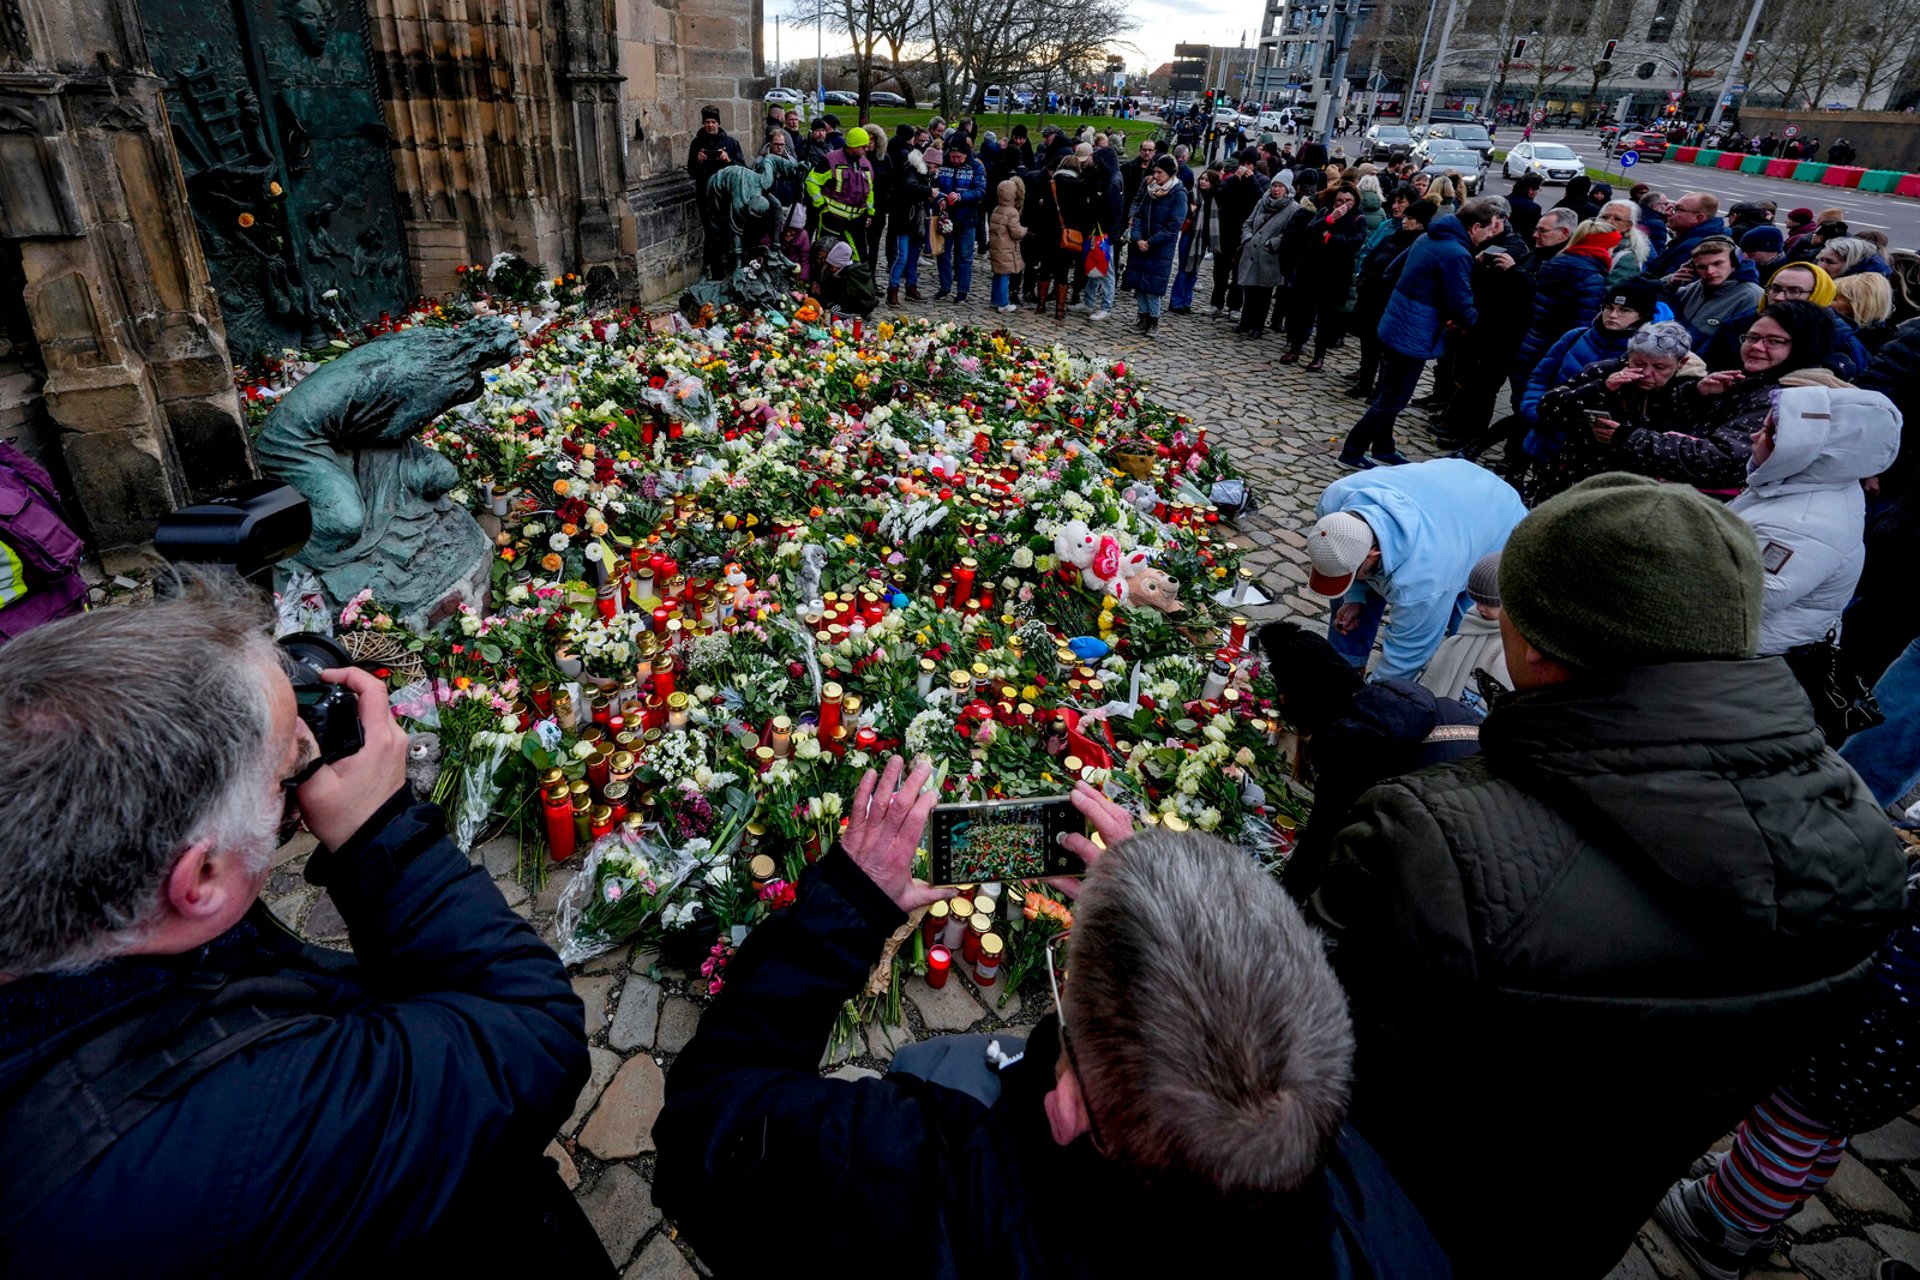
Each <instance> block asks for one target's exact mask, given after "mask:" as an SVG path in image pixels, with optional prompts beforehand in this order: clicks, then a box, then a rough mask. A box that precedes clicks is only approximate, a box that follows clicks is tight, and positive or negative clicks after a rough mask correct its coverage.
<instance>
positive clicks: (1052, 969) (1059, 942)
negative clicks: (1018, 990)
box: [1046, 929, 1108, 1156]
mask: <svg viewBox="0 0 1920 1280" xmlns="http://www.w3.org/2000/svg"><path fill="white" fill-rule="evenodd" d="M1072 937H1073V930H1071V929H1062V930H1061V931H1060V932H1059V933H1056V934H1054V935H1053V936H1052V937H1051V938H1048V939H1047V946H1046V957H1047V989H1048V990H1049V991H1051V992H1052V993H1053V1012H1054V1015H1055V1016H1056V1017H1058V1018H1059V1020H1060V1047H1061V1048H1062V1049H1063V1050H1065V1051H1066V1055H1067V1065H1068V1066H1070V1067H1072V1068H1073V1074H1074V1076H1075V1077H1076V1078H1077V1079H1078V1080H1079V1081H1080V1105H1081V1106H1083V1107H1085V1108H1086V1109H1087V1128H1088V1129H1089V1130H1091V1131H1092V1132H1091V1134H1090V1136H1091V1137H1092V1139H1093V1149H1094V1150H1095V1151H1098V1152H1099V1153H1100V1154H1101V1155H1103V1156H1104V1155H1107V1154H1108V1152H1107V1144H1106V1142H1105V1140H1103V1139H1102V1138H1101V1137H1100V1121H1099V1119H1098V1118H1097V1117H1096V1116H1095V1115H1094V1114H1093V1100H1092V1099H1091V1098H1089V1097H1088V1096H1087V1073H1086V1072H1084V1071H1082V1070H1081V1069H1080V1063H1079V1061H1078V1060H1077V1059H1076V1058H1075V1057H1074V1056H1073V1040H1072V1038H1071V1037H1070V1036H1069V1035H1068V1034H1067V1006H1066V1005H1064V1004H1062V1003H1061V1002H1060V989H1061V988H1062V987H1064V986H1066V985H1067V961H1068V957H1069V954H1070V945H1071V944H1070V943H1069V941H1068V940H1069V939H1070V938H1072Z"/></svg>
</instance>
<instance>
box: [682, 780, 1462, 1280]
mask: <svg viewBox="0 0 1920 1280" xmlns="http://www.w3.org/2000/svg"><path fill="white" fill-rule="evenodd" d="M902 773H903V768H902V765H901V762H900V761H899V760H898V759H894V760H891V761H889V762H888V764H887V768H886V772H885V774H884V776H883V777H881V778H880V779H879V780H878V782H877V785H876V780H875V778H874V776H873V774H872V773H871V772H869V773H868V774H867V776H866V778H865V779H864V780H863V781H862V782H861V784H860V787H859V789H858V791H857V792H856V793H855V795H854V798H853V805H852V815H851V818H850V820H849V823H848V826H847V830H846V834H845V837H844V838H843V840H842V843H841V844H840V845H839V846H837V847H836V848H835V849H834V850H833V851H832V852H831V853H829V854H828V855H827V856H826V857H824V858H822V859H821V860H820V861H819V862H818V863H817V864H815V865H814V866H813V867H811V868H809V869H808V871H807V872H806V874H805V875H804V876H803V877H802V879H801V883H800V894H799V900H798V902H797V903H796V904H795V906H794V907H793V908H792V909H791V910H789V911H786V912H783V913H781V914H780V915H777V916H776V917H774V918H773V919H771V920H769V921H767V922H766V923H765V924H763V925H762V926H761V927H760V928H759V929H757V930H755V932H754V934H753V936H752V937H751V938H749V939H748V940H747V942H746V944H745V946H743V947H742V948H741V950H740V953H739V955H738V956H737V957H735V959H734V961H733V962H732V964H731V965H730V966H729V968H728V971H727V978H728V981H727V986H726V990H725V991H724V992H722V994H721V995H720V997H719V999H718V1000H717V1001H716V1002H715V1003H714V1005H713V1007H712V1008H711V1009H709V1010H708V1012H707V1015H706V1017H705V1018H704V1019H703V1021H702V1023H701V1027H700V1031H699V1033H698V1034H697V1035H696V1036H695V1037H694V1039H693V1042H692V1043H691V1044H690V1045H688V1046H687V1049H686V1051H685V1052H684V1053H682V1054H681V1056H680V1058H679V1060H678V1061H677V1062H676V1063H675V1064H674V1067H673V1071H672V1072H671V1073H670V1074H669V1076H668V1079H667V1103H666V1107H665V1109H664V1110H663V1111H662V1112H661V1115H660V1120H659V1123H658V1124H656V1125H655V1127H654V1140H655V1142H656V1143H657V1145H658V1147H659V1153H660V1162H659V1165H658V1172H657V1176H656V1178H655V1180H654V1186H655V1197H656V1201H657V1203H659V1205H660V1206H661V1207H662V1208H663V1209H665V1210H667V1212H669V1213H670V1214H672V1216H673V1217H674V1219H675V1221H676V1222H678V1223H679V1224H680V1226H681V1227H682V1228H683V1229H684V1230H685V1231H686V1233H687V1235H688V1236H689V1238H690V1239H691V1240H692V1241H693V1242H694V1244H695V1245H696V1246H697V1247H698V1248H699V1249H700V1250H701V1253H702V1255H703V1257H705V1259H706V1260H707V1261H708V1262H709V1263H710V1264H711V1265H712V1266H713V1267H714V1269H715V1270H716V1271H717V1272H720V1273H722V1274H742V1275H744V1274H749V1273H750V1271H751V1270H753V1269H755V1268H758V1267H761V1266H768V1265H772V1264H773V1263H775V1262H776V1261H777V1260H779V1259H787V1258H792V1257H795V1256H820V1257H842V1256H847V1251H849V1250H853V1249H856V1248H858V1249H861V1250H869V1251H876V1252H877V1254H878V1256H884V1257H886V1258H888V1259H889V1260H890V1262H891V1263H892V1265H894V1266H895V1267H897V1268H898V1269H899V1270H901V1271H902V1272H903V1273H906V1274H913V1275H989V1274H1005V1275H1074V1276H1079V1275H1085V1276H1092V1275H1099V1274H1110V1275H1139V1274H1147V1273H1149V1272H1150V1271H1153V1270H1157V1269H1159V1268H1160V1267H1161V1266H1170V1265H1175V1264H1178V1265H1179V1266H1180V1267H1181V1268H1182V1269H1183V1272H1184V1271H1189V1270H1192V1269H1194V1268H1195V1267H1199V1268H1200V1269H1207V1266H1208V1264H1209V1263H1227V1262H1230V1261H1239V1260H1244V1259H1245V1258H1246V1257H1248V1256H1252V1255H1251V1254H1249V1253H1248V1250H1252V1249H1258V1250H1260V1251H1261V1253H1262V1254H1264V1255H1267V1256H1275V1257H1281V1258H1285V1259H1286V1260H1287V1263H1288V1266H1289V1268H1290V1269H1297V1270H1299V1271H1300V1272H1301V1273H1302V1274H1313V1275H1321V1274H1332V1273H1333V1270H1334V1266H1333V1259H1334V1258H1335V1257H1336V1255H1344V1257H1345V1258H1346V1259H1349V1260H1352V1259H1359V1258H1363V1259H1364V1260H1365V1263H1366V1265H1367V1266H1368V1267H1369V1268H1370V1274H1373V1275H1376V1276H1389V1275H1390V1276H1395V1277H1429V1276H1443V1275H1446V1274H1448V1268H1447V1264H1446V1260H1445V1258H1444V1256H1443V1255H1441V1254H1440V1253H1439V1251H1438V1249H1437V1247H1436V1246H1435V1245H1434V1244H1433V1242H1432V1239H1431V1237H1430V1236H1429V1235H1428V1233H1427V1230H1426V1228H1425V1225H1424V1224H1423V1223H1421V1221H1420V1220H1419V1218H1418V1216H1417V1215H1415V1214H1413V1213H1412V1212H1411V1210H1410V1206H1408V1205H1407V1204H1406V1202H1405V1200H1404V1197H1402V1195H1401V1194H1400V1192H1399V1190H1398V1188H1397V1187H1396V1186H1395V1185H1394V1183H1393V1181H1392V1179H1391V1177H1390V1176H1389V1175H1387V1173H1386V1171H1385V1169H1384V1168H1383V1167H1382V1166H1381V1165H1380V1164H1379V1163H1378V1162H1377V1160H1375V1158H1374V1157H1373V1156H1372V1154H1371V1152H1370V1151H1369V1150H1368V1149H1367V1147H1366V1144H1365V1143H1364V1142H1362V1141H1361V1140H1360V1139H1359V1137H1358V1136H1357V1135H1356V1134H1354V1133H1353V1132H1352V1131H1351V1130H1349V1129H1347V1128H1346V1127H1345V1126H1344V1125H1343V1124H1342V1123H1341V1116H1342V1114H1343V1112H1344V1110H1345V1099H1346V1090H1347V1079H1348V1072H1349V1069H1350V1057H1351V1051H1352V1041H1351V1031H1350V1028H1349V1026H1348V1022H1347V1015H1346V1007H1345V999H1344V997H1343V996H1342V994H1341V992H1340V989H1339V987H1338V985H1337V984H1336V983H1335V982H1334V981H1333V977H1332V974H1331V972H1330V970H1329V969H1328V967H1327V964H1326V961H1325V958H1324V955H1323V952H1322V949H1321V941H1320V938H1319V936H1318V935H1317V934H1315V933H1314V931H1313V930H1312V929H1311V928H1309V927H1308V926H1307V925H1306V923H1305V921H1304V920H1303V919H1302V918H1301V916H1300V914H1299V912H1298V911H1297V910H1296V909H1295V908H1294V907H1293V905H1292V903H1291V902H1290V901H1289V899H1288V898H1287V896H1286V893H1285V892H1284V891H1283V890H1282V889H1281V888H1280V886H1279V885H1278V883H1277V882H1275V881H1274V880H1273V879H1272V878H1271V877H1269V876H1267V875H1266V874H1265V873H1264V872H1263V871H1261V870H1260V869H1259V867H1258V866H1257V865H1255V863H1254V862H1253V861H1252V860H1251V859H1250V858H1248V857H1247V856H1246V854H1245V853H1244V852H1242V851H1240V850H1237V849H1233V848H1230V847H1228V846H1227V845H1225V844H1223V843H1221V842H1219V841H1217V840H1214V839H1211V838H1208V837H1204V836H1198V835H1191V834H1188V835H1178V836H1176V835H1173V834H1171V833H1169V832H1167V831H1165V830H1164V829H1152V830H1149V831H1146V832H1143V833H1141V834H1138V835H1135V834H1132V820H1131V819H1130V818H1129V817H1128V816H1127V814H1126V813H1125V812H1124V811H1123V810H1121V809H1119V808H1118V807H1117V806H1115V805H1114V804H1113V803H1112V802H1111V801H1108V800H1107V799H1105V798H1104V797H1103V796H1101V795H1100V794H1099V793H1098V792H1095V791H1093V790H1091V789H1090V788H1087V787H1086V786H1084V785H1082V786H1081V787H1079V788H1078V789H1077V790H1076V791H1075V793H1074V804H1075V807H1076V808H1078V809H1079V810H1080V811H1081V813H1082V814H1084V815H1085V816H1086V817H1087V819H1088V821H1089V823H1090V825H1091V827H1092V829H1093V830H1095V831H1097V832H1098V833H1100V835H1101V836H1102V837H1103V839H1104V840H1105V842H1106V844H1107V846H1108V848H1107V849H1106V851H1105V852H1104V853H1103V852H1102V850H1101V849H1100V848H1098V847H1096V846H1094V845H1093V844H1092V843H1091V842H1090V841H1089V840H1087V839H1086V838H1085V837H1080V836H1070V837H1068V838H1067V842H1068V843H1069V844H1070V846H1071V848H1072V849H1073V851H1074V852H1076V853H1078V854H1079V855H1080V856H1081V857H1082V858H1084V859H1085V860H1086V861H1087V863H1088V864H1089V868H1090V870H1089V874H1088V876H1087V878H1086V881H1085V886H1084V888H1083V889H1082V890H1081V891H1079V893H1078V895H1077V898H1076V901H1075V905H1074V912H1075V916H1076V921H1075V924H1074V926H1073V928H1072V930H1071V931H1070V933H1069V934H1067V935H1066V937H1067V939H1069V944H1068V945H1070V946H1071V956H1072V965H1071V968H1070V974H1071V978H1070V981H1066V982H1065V984H1064V986H1063V987H1062V988H1061V1004H1060V1007H1059V1009H1058V1011H1057V1014H1056V1015H1050V1016H1048V1017H1047V1018H1045V1019H1043V1020H1042V1021H1041V1022H1040V1024H1039V1025H1038V1026H1037V1027H1036V1028H1035V1029H1034V1032H1033V1035H1032V1036H1031V1037H1030V1038H1029V1039H1028V1040H1027V1041H1026V1045H1025V1053H1024V1056H1022V1057H1020V1058H1019V1060H1018V1061H1017V1062H1015V1063H1012V1064H1010V1065H1008V1066H1007V1067H1006V1069H1005V1070H1002V1071H1001V1072H1000V1073H999V1074H998V1075H997V1076H993V1075H990V1073H988V1072H987V1071H986V1070H985V1069H984V1067H978V1066H976V1068H975V1069H974V1070H972V1071H970V1072H962V1073H960V1076H961V1077H962V1079H960V1081H959V1082H960V1083H961V1084H962V1085H963V1087H961V1088H955V1087H950V1086H949V1085H948V1084H947V1083H945V1082H944V1078H952V1077H948V1076H947V1072H946V1071H945V1070H944V1069H943V1070H942V1071H939V1072H936V1073H934V1076H933V1078H932V1079H922V1078H920V1077H918V1076H916V1075H911V1074H907V1073H906V1072H905V1071H904V1070H902V1071H896V1072H895V1073H894V1074H891V1075H889V1076H886V1077H884V1078H882V1079H871V1080H859V1081H847V1080H834V1079H822V1078H821V1077H820V1076H819V1075H818V1074H817V1071H816V1068H817V1065H818V1063H819V1060H820V1057H821V1052H822V1050H823V1049H824V1048H825V1047H826V1044H827V1039H828V1037H829V1035H830V1034H831V1032H832V1029H833V1026H834V1023H835V1021H836V1020H837V1019H838V1017H839V1016H840V1010H841V1009H842V1007H843V1006H844V1004H845V1002H846V1000H847V999H848V998H849V997H851V996H852V995H853V994H854V993H855V992H856V991H857V990H858V989H859V988H860V987H861V986H862V984H864V983H865V981H866V978H867V975H868V972H869V971H870V970H871V968H872V966H873V964H874V962H875V961H876V960H877V959H878V958H879V957H880V955H881V950H882V947H883V946H884V945H885V943H886V940H887V938H888V935H889V934H891V933H893V932H894V931H895V930H896V929H898V928H899V927H900V926H901V925H902V924H904V923H906V922H907V921H908V920H909V919H910V918H911V917H910V916H909V914H908V913H910V912H912V911H914V910H916V909H917V908H920V907H923V906H925V905H927V904H928V903H930V902H933V901H936V900H938V899H940V898H942V897H945V896H947V895H948V894H949V893H951V892H952V891H951V890H941V889H934V888H930V887H928V886H926V885H924V884H920V883H918V882H916V881H914V880H913V879H911V877H910V869H911V867H912V864H913V857H914V850H915V849H916V847H917V846H918V845H919V844H920V841H921V836H922V833H923V831H924V828H925V825H926V821H927V814H928V812H929V811H930V810H931V809H932V806H933V803H934V800H935V799H936V794H935V793H934V792H932V791H926V790H924V789H925V788H926V785H927V783H928V781H929V779H930V777H931V770H930V769H929V768H928V766H927V765H926V764H925V763H924V762H922V763H920V764H918V765H916V766H915V767H914V768H913V769H912V770H911V771H907V772H906V773H905V777H904V779H903V778H902ZM1064 960H1065V954H1064V952H1063V951H1062V950H1061V949H1060V947H1059V946H1057V945H1056V947H1055V948H1054V950H1053V961H1052V972H1053V973H1054V974H1055V975H1056V977H1058V976H1061V975H1062V974H1063V971H1065V970H1066V969H1067V966H1066V965H1065V964H1064ZM949 981H952V982H958V981H960V980H959V979H957V978H955V979H950V980H949ZM1009 1041H1010V1038H1008V1037H1003V1047H1005V1046H1006V1045H1007V1044H1008V1043H1009ZM1011 1047H1012V1048H1014V1049H1018V1048H1019V1045H1018V1044H1012V1046H1011ZM978 1052H979V1051H978V1048H977V1046H976V1047H975V1049H974V1059H973V1060H974V1062H975V1063H976V1064H977V1063H978V1062H979V1058H978ZM960 1056H961V1055H960V1054H959V1053H957V1052H956V1053H954V1054H950V1055H949V1061H950V1062H952V1061H953V1060H954V1059H957V1058H959V1057H960ZM936 1081H939V1082H936ZM989 1099H991V1100H989ZM762 1194H765V1195H769V1196H771V1195H777V1196H778V1197H779V1198H780V1203H781V1205H782V1208H783V1211H784V1212H783V1215H782V1222H781V1226H780V1229H779V1230H778V1231H761V1230H742V1229H741V1220H740V1213H741V1211H742V1206H744V1205H748V1204H752V1203H754V1202H756V1200H757V1199H758V1197H760V1196H761V1195H762ZM1361 1206H1364V1215H1356V1214H1355V1213H1354V1212H1353V1210H1355V1209H1356V1208H1359V1207H1361ZM1353 1270H1354V1271H1355V1272H1358V1271H1359V1270H1360V1268H1359V1266H1358V1265H1357V1264H1356V1265H1354V1267H1353Z"/></svg>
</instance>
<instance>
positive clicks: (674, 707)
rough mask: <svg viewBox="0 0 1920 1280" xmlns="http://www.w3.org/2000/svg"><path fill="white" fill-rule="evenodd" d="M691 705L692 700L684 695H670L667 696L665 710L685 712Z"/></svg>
mask: <svg viewBox="0 0 1920 1280" xmlns="http://www.w3.org/2000/svg"><path fill="white" fill-rule="evenodd" d="M692 705H693V699H692V698H689V697H688V696H687V695H686V694H684V693H670V694H668V695H667V710H669V711H685V710H686V709H687V708H688V707H690V706H692Z"/></svg>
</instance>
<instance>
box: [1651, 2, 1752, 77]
mask: <svg viewBox="0 0 1920 1280" xmlns="http://www.w3.org/2000/svg"><path fill="white" fill-rule="evenodd" d="M1746 17H1747V6H1746V4H1745V3H1743V0H1693V3H1692V4H1690V5H1688V6H1687V8H1686V11H1685V15H1684V18H1683V20H1682V21H1681V23H1680V25H1679V27H1678V28H1677V29H1676V30H1675V31H1674V33H1673V40H1672V42H1671V44H1670V45H1669V47H1670V48H1672V50H1673V56H1674V61H1675V62H1677V63H1678V64H1679V66H1680V86H1679V87H1680V92H1681V94H1682V96H1683V97H1684V95H1685V94H1687V93H1688V92H1689V91H1691V90H1692V88H1693V85H1694V82H1695V81H1696V80H1707V81H1710V82H1711V83H1710V86H1709V87H1710V89H1711V90H1712V91H1715V92H1717V91H1718V90H1719V87H1720V84H1719V78H1720V76H1724V74H1725V70H1726V63H1727V59H1729V58H1731V57H1732V56H1733V47H1734V42H1735V41H1736V40H1738V39H1739V37H1740V28H1741V25H1742V24H1743V23H1744V22H1745V21H1746ZM1716 72H1717V73H1719V75H1718V76H1716V75H1714V74H1711V73H1716Z"/></svg>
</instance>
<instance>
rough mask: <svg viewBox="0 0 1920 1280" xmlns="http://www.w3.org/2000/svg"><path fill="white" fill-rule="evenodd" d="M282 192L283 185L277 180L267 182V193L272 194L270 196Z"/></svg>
mask: <svg viewBox="0 0 1920 1280" xmlns="http://www.w3.org/2000/svg"><path fill="white" fill-rule="evenodd" d="M281 193H282V188H281V186H280V184H279V183H277V182H269V183H268V184H267V194H268V195H270V196H277V195H280V194H281Z"/></svg>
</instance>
